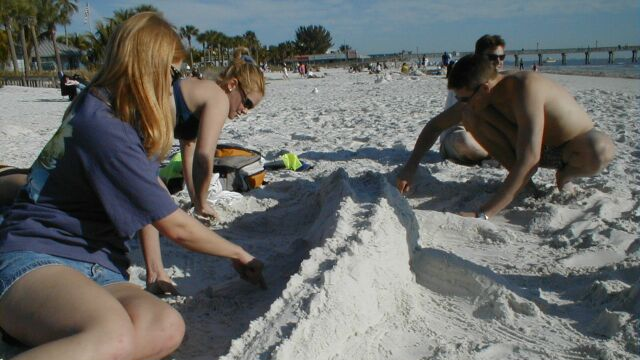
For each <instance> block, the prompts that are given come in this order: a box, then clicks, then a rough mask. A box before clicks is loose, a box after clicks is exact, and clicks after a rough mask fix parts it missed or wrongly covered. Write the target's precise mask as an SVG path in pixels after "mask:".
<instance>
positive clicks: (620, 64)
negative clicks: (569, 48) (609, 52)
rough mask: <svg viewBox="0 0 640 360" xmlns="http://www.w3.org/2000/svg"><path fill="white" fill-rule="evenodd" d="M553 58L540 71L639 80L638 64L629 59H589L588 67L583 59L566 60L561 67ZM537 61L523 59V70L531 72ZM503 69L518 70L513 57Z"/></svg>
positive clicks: (506, 62)
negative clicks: (610, 61) (565, 63)
mask: <svg viewBox="0 0 640 360" xmlns="http://www.w3.org/2000/svg"><path fill="white" fill-rule="evenodd" d="M551 57H553V56H551ZM554 58H555V59H556V62H555V63H543V64H542V66H540V67H539V68H540V71H541V72H547V73H555V74H571V75H585V76H605V77H619V78H632V79H640V63H632V62H631V58H620V59H615V60H614V63H613V64H607V58H595V59H594V58H591V64H589V65H585V63H584V57H583V58H570V59H567V65H562V63H561V61H560V56H557V57H554ZM537 61H538V59H537V57H536V58H533V57H531V58H527V57H525V58H524V68H525V69H527V70H531V68H532V66H533V64H534V63H537ZM504 68H505V69H506V70H510V69H514V68H515V69H516V70H517V69H518V67H517V66H515V64H514V62H513V57H511V61H505V66H504Z"/></svg>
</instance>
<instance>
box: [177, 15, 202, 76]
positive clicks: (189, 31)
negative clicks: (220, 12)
mask: <svg viewBox="0 0 640 360" xmlns="http://www.w3.org/2000/svg"><path fill="white" fill-rule="evenodd" d="M199 32H200V30H198V28H196V27H195V26H193V25H185V26H183V27H181V28H180V37H182V38H183V39H187V42H188V43H189V65H190V66H193V53H192V52H191V37H192V36H198V33H199Z"/></svg>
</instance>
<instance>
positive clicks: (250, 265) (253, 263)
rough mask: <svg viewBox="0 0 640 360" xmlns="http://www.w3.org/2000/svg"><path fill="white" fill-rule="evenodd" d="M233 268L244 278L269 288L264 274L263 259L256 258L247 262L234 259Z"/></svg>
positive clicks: (261, 286) (264, 288)
mask: <svg viewBox="0 0 640 360" xmlns="http://www.w3.org/2000/svg"><path fill="white" fill-rule="evenodd" d="M233 268H234V269H235V270H236V271H237V272H238V274H240V278H241V279H242V280H245V281H247V282H249V283H251V284H253V285H256V286H259V287H260V288H261V289H263V290H266V289H267V284H266V283H265V281H264V276H262V269H263V268H264V264H263V263H262V261H260V260H258V259H256V258H253V259H251V260H250V261H248V262H245V263H243V262H242V261H241V260H233Z"/></svg>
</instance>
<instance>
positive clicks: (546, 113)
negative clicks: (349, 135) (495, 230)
mask: <svg viewBox="0 0 640 360" xmlns="http://www.w3.org/2000/svg"><path fill="white" fill-rule="evenodd" d="M448 86H449V88H450V89H453V90H454V91H455V93H456V97H457V98H458V101H459V102H461V103H462V104H461V105H464V110H465V117H464V121H463V123H464V125H465V127H466V128H467V129H468V130H469V131H470V132H471V134H472V135H473V136H474V138H476V139H477V140H478V141H479V142H480V144H482V146H483V147H484V148H485V149H487V150H488V151H489V154H490V155H491V156H492V157H493V158H495V159H496V160H498V161H499V162H500V164H501V165H502V166H504V167H505V168H506V169H507V170H508V171H509V174H508V175H507V177H506V179H505V180H504V182H503V184H502V185H501V186H500V187H499V188H498V190H497V192H496V194H495V195H494V196H493V197H492V198H491V199H490V200H489V201H488V202H487V203H485V204H484V205H482V206H481V207H480V208H478V209H473V210H472V211H464V212H461V213H460V215H462V216H473V217H478V218H483V219H489V218H490V217H492V216H494V215H495V214H497V213H498V212H500V210H502V209H503V208H505V207H506V206H508V205H509V204H510V203H511V202H512V201H513V199H514V198H515V197H516V195H517V194H518V193H519V192H520V191H521V190H522V189H523V188H524V187H525V185H526V184H527V183H528V182H529V180H530V179H531V176H533V174H534V173H535V172H536V170H537V169H538V167H544V168H553V169H556V186H557V187H558V189H562V188H563V187H564V185H565V184H566V183H568V182H570V181H571V180H572V179H574V178H576V177H581V176H591V175H595V174H597V173H599V172H600V171H602V169H604V168H605V167H606V166H607V165H608V164H609V163H610V162H611V160H612V159H613V157H614V154H615V147H614V144H613V141H612V140H611V138H610V137H609V136H608V135H606V134H604V133H603V132H601V131H599V130H596V129H595V128H594V126H593V122H592V121H591V119H590V118H589V115H588V114H587V113H586V112H585V111H584V109H583V108H582V107H580V105H578V103H577V102H576V101H575V99H574V98H573V96H571V94H569V92H568V91H567V90H566V89H565V88H563V87H562V86H560V85H558V84H556V83H555V82H553V81H551V80H550V79H547V78H545V77H544V76H541V75H539V74H536V73H531V72H518V73H515V74H512V75H502V74H499V73H498V72H497V71H496V68H495V66H494V64H492V63H491V62H490V61H489V60H488V59H487V58H486V57H484V56H481V55H467V56H465V57H463V58H462V59H460V60H459V61H458V62H457V64H456V66H455V67H454V68H453V71H452V73H451V76H450V77H449V81H448ZM447 120H448V119H447V118H442V117H440V118H439V117H436V118H434V119H432V120H431V121H430V122H429V123H428V124H427V125H426V126H425V128H424V130H423V131H422V133H421V134H420V138H419V139H418V142H417V143H416V147H415V149H414V150H413V152H412V154H411V158H410V159H409V161H408V162H407V164H406V165H405V167H404V168H403V169H402V171H401V173H400V175H399V176H398V179H397V187H398V190H400V191H401V192H402V193H405V192H406V191H407V190H409V188H410V187H411V183H412V181H413V175H414V173H415V170H416V168H417V165H418V163H419V161H420V159H421V158H422V156H423V155H424V153H425V152H426V151H427V150H428V149H429V148H430V147H431V146H432V145H433V143H434V142H435V139H436V137H437V136H438V132H439V131H440V129H443V128H446V127H448V125H449V123H452V122H453V121H450V122H449V123H447Z"/></svg>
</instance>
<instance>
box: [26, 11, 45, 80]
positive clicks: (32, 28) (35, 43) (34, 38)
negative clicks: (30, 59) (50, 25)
mask: <svg viewBox="0 0 640 360" xmlns="http://www.w3.org/2000/svg"><path fill="white" fill-rule="evenodd" d="M27 21H28V25H29V30H30V31H31V41H32V42H33V48H34V52H35V53H36V63H37V64H38V71H42V59H41V58H40V51H39V50H38V47H39V46H40V45H39V43H38V36H37V35H36V24H37V21H36V17H35V15H34V14H30V15H29V17H28V19H27Z"/></svg>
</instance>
